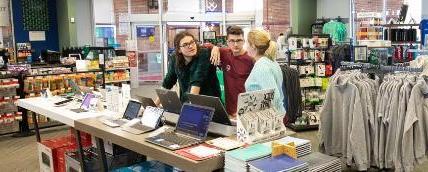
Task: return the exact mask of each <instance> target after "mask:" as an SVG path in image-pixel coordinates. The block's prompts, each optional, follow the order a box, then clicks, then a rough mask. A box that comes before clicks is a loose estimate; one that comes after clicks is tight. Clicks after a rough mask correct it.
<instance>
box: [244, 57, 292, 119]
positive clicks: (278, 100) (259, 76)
mask: <svg viewBox="0 0 428 172" xmlns="http://www.w3.org/2000/svg"><path fill="white" fill-rule="evenodd" d="M282 82H283V77H282V71H281V67H280V66H279V64H278V63H277V62H275V61H272V60H270V59H268V58H267V57H262V58H260V59H259V60H257V61H256V63H255V64H254V67H253V70H251V73H250V76H248V79H247V81H246V82H245V90H246V91H257V90H265V89H272V88H273V89H274V90H275V96H274V100H273V107H275V109H276V110H277V111H278V112H279V113H280V114H281V115H285V108H284V93H283V90H282V84H283V83H282Z"/></svg>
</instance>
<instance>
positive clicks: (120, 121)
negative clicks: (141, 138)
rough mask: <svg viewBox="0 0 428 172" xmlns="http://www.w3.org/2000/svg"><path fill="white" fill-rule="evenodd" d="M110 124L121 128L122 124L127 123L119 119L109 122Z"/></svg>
mask: <svg viewBox="0 0 428 172" xmlns="http://www.w3.org/2000/svg"><path fill="white" fill-rule="evenodd" d="M111 122H112V123H115V124H118V125H120V126H121V125H123V124H126V122H127V121H123V120H121V119H114V120H111Z"/></svg>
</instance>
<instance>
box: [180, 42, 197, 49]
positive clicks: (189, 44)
mask: <svg viewBox="0 0 428 172" xmlns="http://www.w3.org/2000/svg"><path fill="white" fill-rule="evenodd" d="M195 43H196V42H195V41H194V40H193V41H190V42H186V43H183V45H180V47H181V48H190V46H193V45H195Z"/></svg>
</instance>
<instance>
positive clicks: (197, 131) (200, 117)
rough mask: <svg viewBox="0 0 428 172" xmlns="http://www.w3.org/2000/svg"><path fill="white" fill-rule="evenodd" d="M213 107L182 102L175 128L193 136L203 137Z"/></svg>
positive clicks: (205, 134)
mask: <svg viewBox="0 0 428 172" xmlns="http://www.w3.org/2000/svg"><path fill="white" fill-rule="evenodd" d="M213 113H214V109H212V108H208V107H203V106H197V105H190V104H184V105H183V108H182V109H181V113H180V117H179V119H178V122H177V126H176V130H177V131H178V132H182V133H185V134H190V135H192V136H194V137H198V138H205V137H206V136H207V132H208V126H209V123H210V121H211V118H212V116H213Z"/></svg>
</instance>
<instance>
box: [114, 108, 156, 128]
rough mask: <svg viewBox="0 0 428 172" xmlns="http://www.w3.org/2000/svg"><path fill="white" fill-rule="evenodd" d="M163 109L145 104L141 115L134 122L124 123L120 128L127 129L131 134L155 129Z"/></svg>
mask: <svg viewBox="0 0 428 172" xmlns="http://www.w3.org/2000/svg"><path fill="white" fill-rule="evenodd" d="M162 114H163V109H161V108H157V107H152V106H146V107H145V108H144V112H143V117H142V118H141V120H140V119H134V120H136V122H135V123H132V124H130V125H128V124H126V125H123V126H122V130H125V131H128V132H130V133H133V134H143V133H146V132H149V131H152V130H155V129H156V128H157V127H159V126H160V123H161V118H162Z"/></svg>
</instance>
